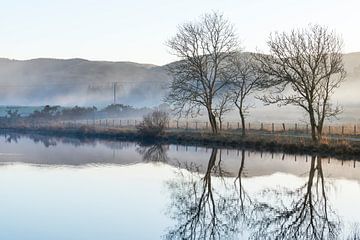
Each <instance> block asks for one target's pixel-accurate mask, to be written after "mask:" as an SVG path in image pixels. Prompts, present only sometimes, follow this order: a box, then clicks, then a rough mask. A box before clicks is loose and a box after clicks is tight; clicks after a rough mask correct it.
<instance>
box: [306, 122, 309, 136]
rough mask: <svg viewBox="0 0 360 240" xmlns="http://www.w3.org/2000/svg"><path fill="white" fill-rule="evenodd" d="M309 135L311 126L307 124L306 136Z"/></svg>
mask: <svg viewBox="0 0 360 240" xmlns="http://www.w3.org/2000/svg"><path fill="white" fill-rule="evenodd" d="M308 133H309V124H306V134H308Z"/></svg>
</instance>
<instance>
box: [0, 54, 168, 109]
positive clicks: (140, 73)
mask: <svg viewBox="0 0 360 240" xmlns="http://www.w3.org/2000/svg"><path fill="white" fill-rule="evenodd" d="M167 80H168V76H167V75H166V73H165V71H164V70H163V69H162V68H160V67H157V66H154V65H149V64H138V63H131V62H105V61H88V60H83V59H69V60H60V59H33V60H26V61H18V60H9V59H0V87H1V88H0V94H1V100H0V104H1V105H8V104H10V105H43V104H61V105H75V104H78V105H92V104H95V105H102V104H108V103H111V102H112V101H113V82H117V88H116V90H117V101H119V102H126V103H127V104H133V105H138V106H141V105H152V104H158V102H160V100H161V98H162V95H161V92H163V90H161V91H159V90H160V89H162V88H163V85H164V83H166V82H167Z"/></svg>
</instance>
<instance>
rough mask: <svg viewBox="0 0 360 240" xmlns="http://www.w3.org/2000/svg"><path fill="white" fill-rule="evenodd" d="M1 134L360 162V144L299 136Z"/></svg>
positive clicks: (98, 131) (84, 131)
mask: <svg viewBox="0 0 360 240" xmlns="http://www.w3.org/2000/svg"><path fill="white" fill-rule="evenodd" d="M0 129H1V131H2V132H3V133H21V134H41V135H48V136H61V137H75V138H99V139H111V140H122V141H137V142H142V143H147V144H180V145H195V146H203V147H218V148H237V149H238V148H246V149H249V150H251V149H252V150H257V151H269V152H284V153H291V154H309V155H312V154H313V155H321V156H323V157H335V158H338V159H344V160H345V159H349V160H360V142H359V141H355V140H354V141H352V140H351V139H346V138H336V139H325V140H324V141H323V143H322V144H319V145H314V144H313V143H312V142H311V139H310V138H309V137H307V136H302V135H281V134H271V135H270V134H256V133H252V134H249V135H247V136H246V137H242V136H241V134H240V132H239V131H232V132H223V133H220V134H217V135H213V134H211V133H209V132H205V131H189V130H187V131H185V130H179V129H169V130H166V131H165V133H164V134H163V135H162V136H159V137H156V138H152V139H145V138H144V137H143V136H141V135H140V134H139V133H138V132H137V131H136V129H133V128H97V127H91V126H71V127H70V126H66V127H59V126H56V127H50V126H46V127H36V128H30V127H12V128H0Z"/></svg>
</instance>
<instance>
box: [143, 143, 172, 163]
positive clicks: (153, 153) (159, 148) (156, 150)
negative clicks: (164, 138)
mask: <svg viewBox="0 0 360 240" xmlns="http://www.w3.org/2000/svg"><path fill="white" fill-rule="evenodd" d="M168 149H169V146H168V145H161V144H154V145H144V144H142V145H140V146H139V147H138V148H137V149H136V151H137V152H138V153H140V154H141V155H142V158H143V161H144V162H163V163H166V162H167V161H168V156H167V153H166V152H167V151H168Z"/></svg>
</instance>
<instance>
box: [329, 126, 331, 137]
mask: <svg viewBox="0 0 360 240" xmlns="http://www.w3.org/2000/svg"><path fill="white" fill-rule="evenodd" d="M330 134H331V127H330V126H329V135H330Z"/></svg>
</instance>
